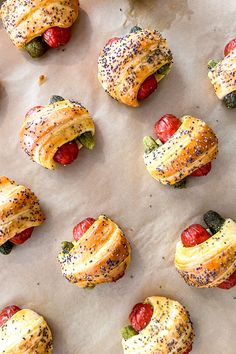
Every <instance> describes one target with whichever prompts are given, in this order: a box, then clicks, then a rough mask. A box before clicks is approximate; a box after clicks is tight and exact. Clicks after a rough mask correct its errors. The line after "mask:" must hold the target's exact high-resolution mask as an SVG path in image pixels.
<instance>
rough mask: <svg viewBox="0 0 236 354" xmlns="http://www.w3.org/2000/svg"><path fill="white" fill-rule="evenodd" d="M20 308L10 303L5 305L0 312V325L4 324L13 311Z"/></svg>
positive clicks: (15, 311)
mask: <svg viewBox="0 0 236 354" xmlns="http://www.w3.org/2000/svg"><path fill="white" fill-rule="evenodd" d="M20 310H21V309H20V308H19V307H18V306H16V305H11V306H7V307H5V308H4V309H3V310H2V311H1V312H0V327H1V326H3V325H4V323H6V322H7V321H8V320H9V319H10V318H11V317H12V316H13V315H14V314H15V313H17V312H18V311H20Z"/></svg>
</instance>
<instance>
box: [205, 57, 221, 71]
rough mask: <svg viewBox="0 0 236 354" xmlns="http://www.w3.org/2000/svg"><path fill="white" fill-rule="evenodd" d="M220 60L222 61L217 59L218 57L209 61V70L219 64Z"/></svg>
mask: <svg viewBox="0 0 236 354" xmlns="http://www.w3.org/2000/svg"><path fill="white" fill-rule="evenodd" d="M219 62H220V60H216V59H211V60H209V61H208V63H207V68H208V70H211V69H213V68H214V67H215V66H216V65H217V64H219Z"/></svg>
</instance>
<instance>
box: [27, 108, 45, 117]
mask: <svg viewBox="0 0 236 354" xmlns="http://www.w3.org/2000/svg"><path fill="white" fill-rule="evenodd" d="M39 108H43V106H35V107H33V108H30V110H29V111H28V112H27V113H26V116H28V115H29V116H30V115H31V114H32V113H33V112H34V111H37V110H38V109H39Z"/></svg>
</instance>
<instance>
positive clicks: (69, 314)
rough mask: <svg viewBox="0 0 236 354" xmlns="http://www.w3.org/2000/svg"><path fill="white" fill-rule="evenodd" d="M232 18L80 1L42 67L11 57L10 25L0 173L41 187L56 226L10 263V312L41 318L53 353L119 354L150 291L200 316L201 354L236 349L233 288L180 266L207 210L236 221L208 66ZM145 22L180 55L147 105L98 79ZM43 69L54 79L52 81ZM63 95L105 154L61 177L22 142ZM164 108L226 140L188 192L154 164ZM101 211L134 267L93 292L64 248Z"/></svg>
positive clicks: (225, 127) (231, 131)
mask: <svg viewBox="0 0 236 354" xmlns="http://www.w3.org/2000/svg"><path fill="white" fill-rule="evenodd" d="M235 18H236V2H235V0H227V2H226V1H223V0H205V1H200V0H195V1H193V0H189V1H187V0H175V1H174V0H173V1H171V0H156V1H154V0H149V1H125V0H120V1H115V0H114V1H111V0H110V1H108V0H99V1H96V0H87V1H85V0H84V1H83V0H81V13H80V18H79V21H78V23H77V24H76V25H75V27H74V31H73V38H72V40H71V42H70V43H69V44H68V45H67V46H66V47H65V49H63V50H62V49H59V50H51V51H49V52H48V54H47V55H46V56H45V57H44V58H41V59H39V60H31V59H29V56H28V55H24V54H23V53H22V52H21V51H18V50H17V49H16V48H14V47H13V45H12V44H11V42H10V40H9V38H8V36H7V34H6V33H5V32H4V31H3V29H2V28H1V32H0V36H1V41H0V56H1V57H0V66H1V74H0V82H1V92H0V174H1V175H6V176H8V177H10V178H13V179H15V180H16V181H17V182H18V183H22V184H25V185H27V186H29V187H31V188H32V190H33V191H34V192H35V193H36V194H37V195H38V197H39V198H40V201H41V205H42V207H43V209H44V211H45V213H46V216H47V221H46V222H45V224H44V225H43V226H42V227H38V228H36V229H35V231H34V234H33V236H32V238H31V239H30V240H29V241H28V242H27V243H26V244H25V245H24V246H19V247H16V248H15V249H14V250H13V252H12V253H11V255H9V256H1V257H0V269H1V272H0V284H1V296H0V305H1V308H2V307H4V306H6V305H7V304H12V303H15V304H17V305H19V306H22V307H26V308H32V309H34V310H35V311H38V312H39V313H41V314H42V315H44V316H45V317H46V319H47V320H48V322H49V324H50V326H51V328H52V331H53V335H54V348H55V351H54V353H55V354H94V353H99V354H110V353H114V354H119V353H122V347H121V337H120V328H121V327H122V326H123V325H125V324H128V315H129V312H130V310H131V308H132V306H133V305H134V304H135V303H137V302H140V301H142V300H144V298H145V297H147V296H149V295H164V296H169V297H171V298H175V299H177V300H179V301H180V302H181V303H183V304H184V305H185V306H186V307H187V309H188V310H189V311H190V313H191V318H192V320H193V323H194V327H195V331H196V340H195V342H194V349H193V351H192V353H193V354H222V353H224V354H235V353H236V346H235V328H236V318H235V308H236V288H234V289H232V290H230V291H223V290H220V289H212V290H199V289H194V288H190V287H188V286H187V285H186V284H185V283H184V281H183V280H182V279H181V278H180V277H179V276H178V274H177V272H176V270H175V268H174V263H173V259H174V252H175V244H176V242H177V240H178V239H179V236H180V233H181V231H182V230H183V229H184V228H185V227H187V226H188V225H189V224H191V223H193V222H197V223H199V222H201V215H202V214H203V213H204V212H205V211H207V210H208V209H215V210H216V211H218V212H220V213H222V215H223V216H225V217H229V216H230V217H231V218H234V219H236V209H235V202H236V198H235V192H236V188H235V186H236V182H235V178H236V165H235V146H236V145H235V143H236V138H235V127H236V120H235V112H236V111H235V110H232V111H229V110H227V109H226V108H224V106H223V105H222V104H221V102H220V101H218V99H217V98H216V96H215V95H214V93H213V88H212V86H211V84H210V82H209V81H208V78H207V69H206V64H207V61H208V59H209V58H212V57H216V58H217V57H219V58H220V57H221V56H222V54H223V47H224V45H225V43H227V42H228V41H229V40H230V39H231V38H234V37H235V34H236V23H235ZM136 24H138V25H141V26H144V27H149V28H157V29H159V30H160V31H162V32H163V34H164V35H165V36H166V37H167V39H168V41H169V45H170V48H171V50H172V52H173V55H174V60H175V64H174V67H173V70H172V72H171V73H170V74H169V76H168V77H167V78H166V79H165V80H163V81H162V82H161V83H160V85H159V88H158V90H157V92H156V94H153V96H152V97H150V99H148V100H147V101H146V102H143V104H142V106H141V107H140V108H137V109H135V108H129V107H126V106H124V105H122V104H119V103H117V102H115V101H114V100H112V99H111V98H110V97H109V96H108V95H106V94H105V92H104V91H103V89H102V87H101V86H100V84H99V83H98V81H97V77H96V76H97V57H98V53H99V51H100V49H101V48H102V47H103V45H104V44H105V42H106V41H107V39H109V38H111V37H113V36H119V35H122V34H125V33H126V32H127V31H129V29H130V28H131V27H132V26H133V25H136ZM40 74H44V75H46V76H47V77H48V80H47V82H46V83H45V84H44V85H42V86H39V85H38V83H37V78H38V76H39V75H40ZM52 94H59V95H62V96H64V97H67V98H74V99H78V100H80V101H81V103H82V104H83V105H85V106H86V107H87V108H88V109H89V111H90V112H91V114H92V116H93V117H94V119H95V122H96V127H97V133H96V148H95V149H94V151H92V152H89V151H85V149H83V151H81V153H80V154H79V157H78V159H77V161H76V162H75V163H73V164H72V165H71V166H68V167H66V168H58V169H57V170H56V171H55V172H53V171H48V170H46V169H44V168H42V167H41V166H39V165H37V164H35V163H33V162H31V161H30V160H29V158H28V156H27V155H26V154H25V153H24V152H23V151H22V150H21V148H20V146H19V142H18V131H19V128H20V126H21V123H22V121H23V117H24V114H25V112H26V111H27V110H28V109H29V108H31V107H32V106H34V105H40V104H41V105H44V104H46V103H47V102H48V99H49V97H50V96H51V95H52ZM165 113H173V114H175V115H176V116H182V115H184V114H192V115H194V116H196V117H199V118H202V119H204V120H205V121H206V122H208V123H209V124H210V125H211V127H212V128H213V129H214V130H215V132H216V134H217V136H218V137H219V141H220V153H219V155H218V158H217V160H216V161H215V162H214V163H213V170H212V172H211V173H210V174H209V175H208V176H207V177H204V178H199V179H197V178H195V179H194V178H190V179H189V181H188V188H187V189H186V190H175V189H172V188H168V187H165V186H162V185H160V184H159V183H158V182H156V181H155V180H153V179H152V178H151V177H150V176H149V174H148V173H147V171H146V169H145V167H144V163H143V159H142V154H143V148H142V138H143V136H144V135H146V134H151V133H152V128H153V124H154V122H155V121H156V120H157V119H158V118H159V117H160V116H162V115H163V114H165ZM100 213H105V214H107V215H109V216H110V217H111V218H113V219H114V220H115V221H116V222H117V223H118V224H119V225H120V226H121V227H122V228H123V230H124V231H125V232H126V235H127V236H128V238H129V239H130V241H131V244H132V251H133V252H132V263H131V266H130V268H129V270H128V271H127V273H126V275H125V277H124V278H123V279H121V280H120V281H118V282H117V283H116V284H110V285H103V286H98V287H96V288H95V289H94V290H92V291H91V290H83V289H79V288H77V287H76V286H73V285H71V284H69V283H68V282H67V281H66V280H65V279H64V278H63V277H62V275H61V271H60V267H59V264H58V262H57V253H58V252H59V250H60V242H61V241H62V240H64V239H67V240H70V239H71V237H72V228H73V226H74V225H75V224H76V223H77V222H79V221H80V220H82V219H83V218H85V217H87V216H93V217H96V216H98V215H99V214H100Z"/></svg>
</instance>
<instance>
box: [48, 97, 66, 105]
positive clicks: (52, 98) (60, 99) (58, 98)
mask: <svg viewBox="0 0 236 354" xmlns="http://www.w3.org/2000/svg"><path fill="white" fill-rule="evenodd" d="M64 100H65V99H64V98H63V97H61V96H57V95H53V96H52V97H51V98H50V100H49V103H50V104H52V103H55V102H59V101H64Z"/></svg>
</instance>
